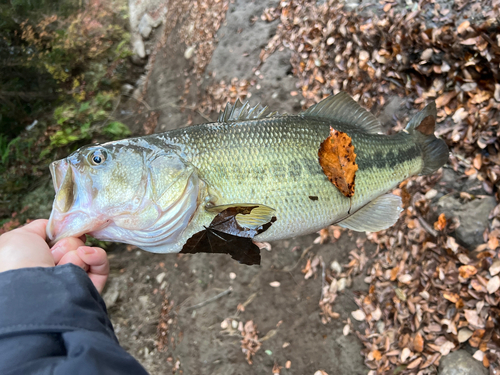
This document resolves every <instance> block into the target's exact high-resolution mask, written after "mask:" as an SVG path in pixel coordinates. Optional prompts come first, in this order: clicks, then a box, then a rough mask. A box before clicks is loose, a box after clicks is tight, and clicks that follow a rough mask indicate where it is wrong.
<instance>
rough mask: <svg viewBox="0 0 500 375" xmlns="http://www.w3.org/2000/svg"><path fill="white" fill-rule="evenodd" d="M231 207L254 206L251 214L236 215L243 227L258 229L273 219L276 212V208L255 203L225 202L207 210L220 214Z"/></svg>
mask: <svg viewBox="0 0 500 375" xmlns="http://www.w3.org/2000/svg"><path fill="white" fill-rule="evenodd" d="M231 207H254V208H253V209H252V211H251V212H250V213H249V214H246V215H243V214H238V215H236V221H237V222H238V224H239V225H241V226H242V227H245V228H250V229H256V228H258V227H260V226H262V225H265V224H267V223H269V222H271V221H273V216H274V213H275V210H274V208H271V207H268V206H264V205H262V204H254V203H233V204H224V205H220V206H212V207H207V208H206V210H207V211H208V212H211V213H217V214H219V213H221V212H222V211H224V210H226V209H228V208H231Z"/></svg>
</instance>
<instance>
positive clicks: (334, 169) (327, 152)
mask: <svg viewBox="0 0 500 375" xmlns="http://www.w3.org/2000/svg"><path fill="white" fill-rule="evenodd" d="M318 158H319V164H320V165H321V168H322V169H323V172H324V173H325V175H326V176H327V177H328V179H329V180H330V182H331V183H332V184H334V185H335V186H336V187H337V189H339V190H340V192H341V193H342V194H344V195H345V196H346V197H348V198H350V197H352V196H353V195H354V187H355V178H356V171H357V170H358V165H357V164H356V153H355V150H354V146H353V144H352V141H351V137H349V136H348V135H347V134H346V133H343V132H340V131H337V130H335V129H333V128H332V127H330V136H329V137H328V138H327V139H325V141H324V142H322V143H321V145H320V146H319V150H318Z"/></svg>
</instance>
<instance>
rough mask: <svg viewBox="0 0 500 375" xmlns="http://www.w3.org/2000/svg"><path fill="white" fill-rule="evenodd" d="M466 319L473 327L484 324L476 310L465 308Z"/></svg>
mask: <svg viewBox="0 0 500 375" xmlns="http://www.w3.org/2000/svg"><path fill="white" fill-rule="evenodd" d="M464 315H465V319H467V321H468V322H469V324H470V325H472V326H473V327H479V326H481V325H482V324H481V323H480V321H479V315H478V314H477V311H476V310H464Z"/></svg>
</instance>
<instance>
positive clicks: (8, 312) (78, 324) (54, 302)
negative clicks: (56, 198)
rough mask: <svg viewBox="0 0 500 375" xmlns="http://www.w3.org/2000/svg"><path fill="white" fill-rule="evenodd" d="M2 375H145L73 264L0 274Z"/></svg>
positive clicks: (91, 288) (0, 364)
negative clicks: (117, 335)
mask: <svg viewBox="0 0 500 375" xmlns="http://www.w3.org/2000/svg"><path fill="white" fill-rule="evenodd" d="M0 374H3V375H7V374H16V375H17V374H26V375H28V374H55V375H68V374H70V375H78V374H120V375H124V374H125V375H126V374H134V375H136V374H147V373H146V371H145V370H144V368H143V367H142V366H141V365H140V364H139V363H138V362H137V361H136V360H135V359H134V358H133V357H132V356H131V355H129V354H128V353H127V352H126V351H125V350H124V349H123V348H122V347H121V346H120V345H119V343H118V340H117V339H116V336H115V334H114V331H113V327H112V325H111V322H110V320H109V318H108V315H107V312H106V306H105V305H104V301H103V300H102V298H101V296H100V295H99V293H98V292H97V290H96V289H95V287H94V285H93V284H92V282H91V281H90V279H89V278H88V276H87V274H86V273H85V272H84V271H83V270H82V269H81V268H79V267H76V266H74V265H72V264H69V265H64V266H60V267H52V268H41V267H39V268H23V269H18V270H12V271H6V272H1V273H0Z"/></svg>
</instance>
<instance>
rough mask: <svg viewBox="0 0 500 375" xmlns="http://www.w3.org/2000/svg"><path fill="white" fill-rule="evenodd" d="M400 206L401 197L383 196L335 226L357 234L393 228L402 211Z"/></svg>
mask: <svg viewBox="0 0 500 375" xmlns="http://www.w3.org/2000/svg"><path fill="white" fill-rule="evenodd" d="M401 206H402V201H401V197H398V196H397V195H394V194H384V195H381V196H380V197H378V198H376V199H374V200H373V201H371V202H370V203H368V204H367V205H366V206H364V207H363V208H361V209H359V210H358V211H356V212H355V213H354V214H352V215H351V216H349V217H348V218H346V219H344V220H342V221H341V222H339V223H337V225H340V226H341V227H344V228H348V229H352V230H354V231H357V232H378V231H379V230H383V229H387V228H389V227H391V226H393V225H394V224H395V223H396V221H398V219H399V214H400V213H401V212H402V211H403V209H402V208H401Z"/></svg>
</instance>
